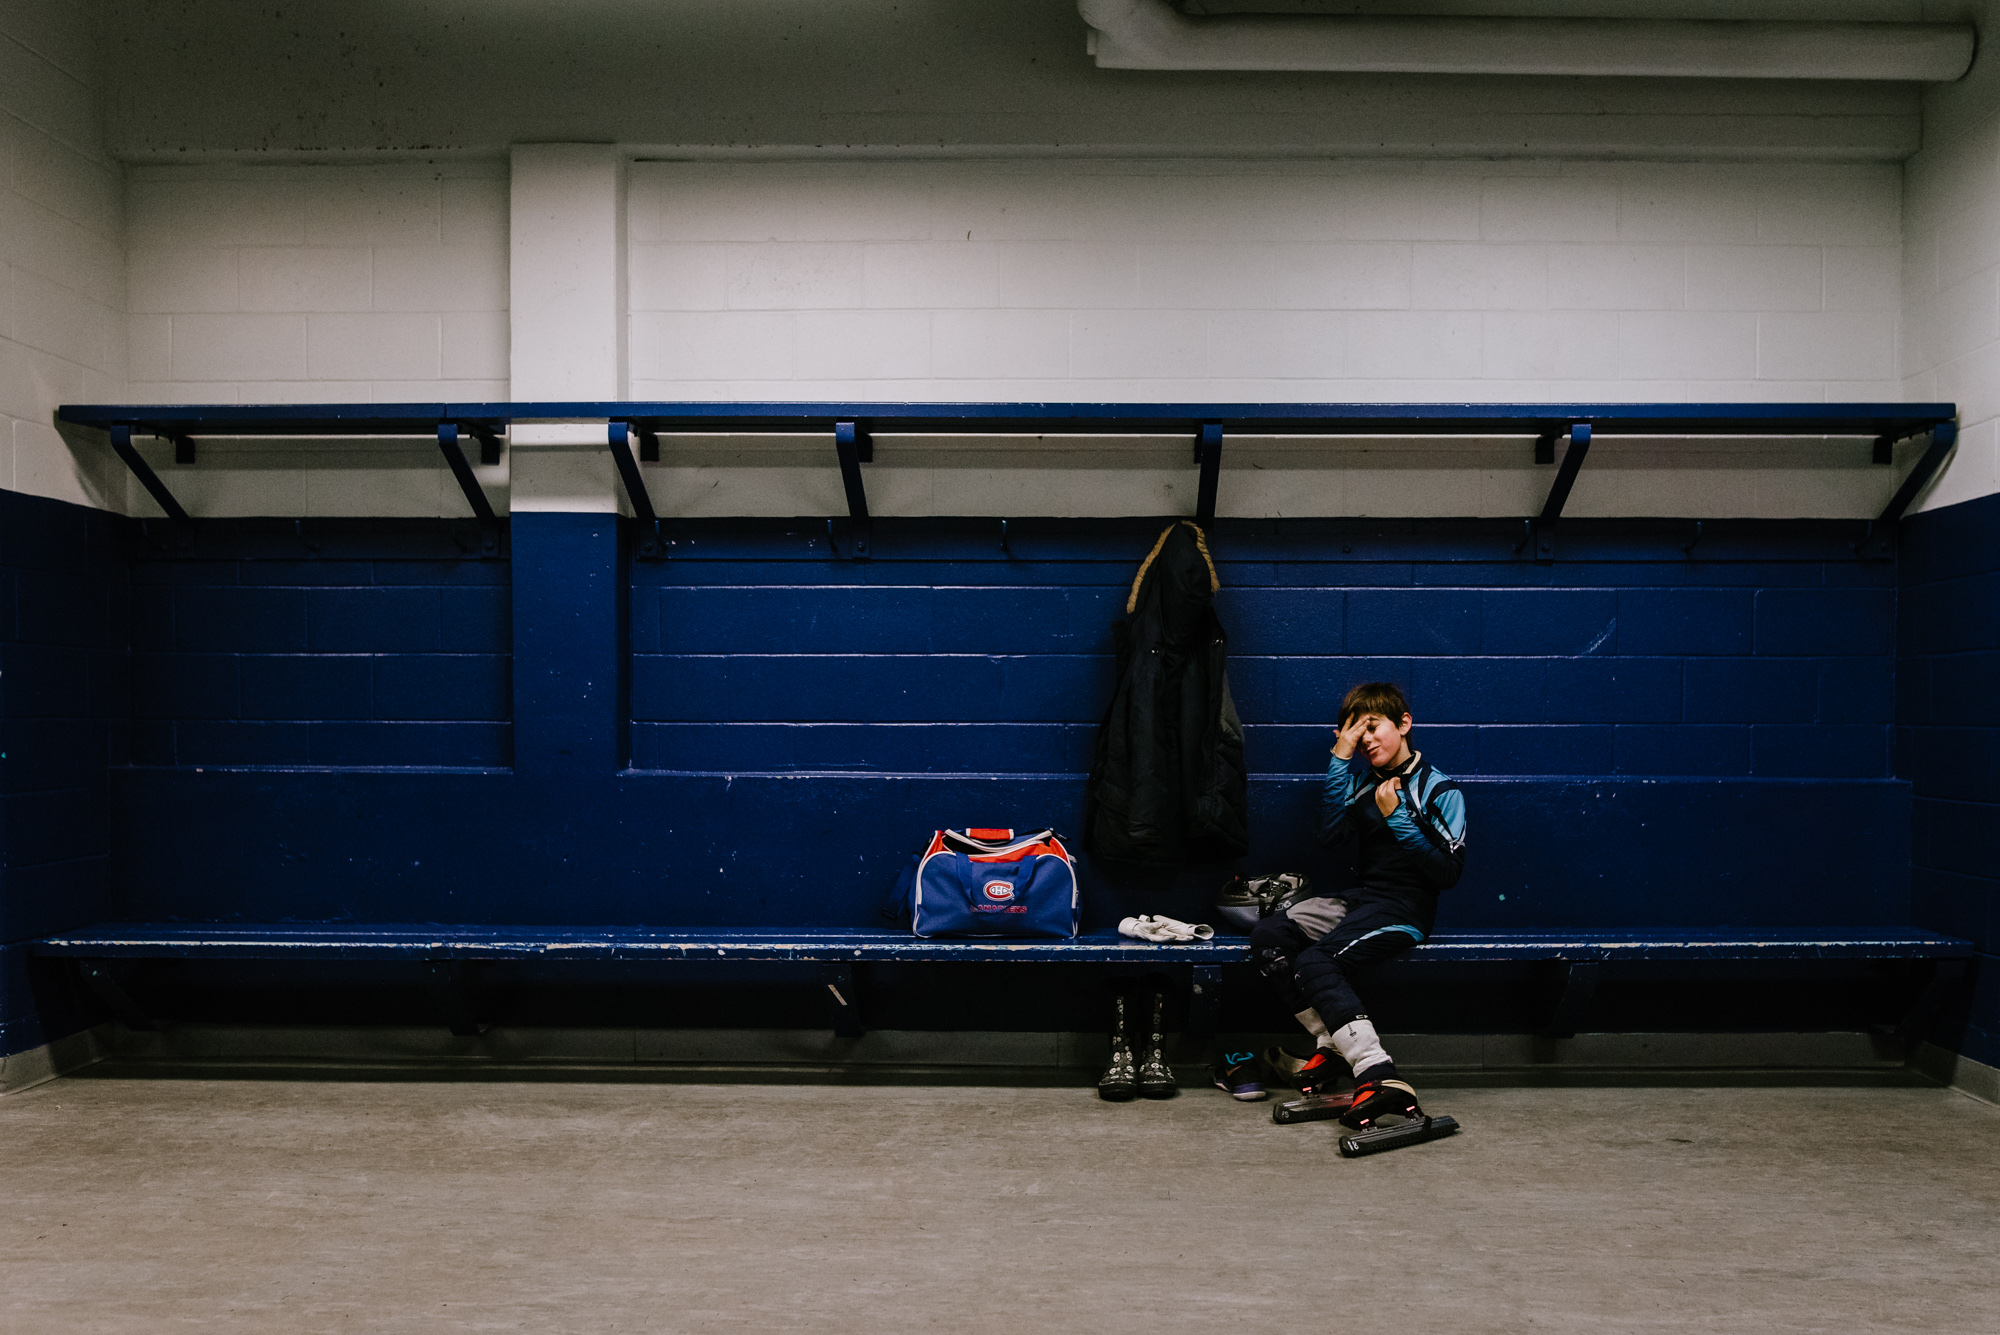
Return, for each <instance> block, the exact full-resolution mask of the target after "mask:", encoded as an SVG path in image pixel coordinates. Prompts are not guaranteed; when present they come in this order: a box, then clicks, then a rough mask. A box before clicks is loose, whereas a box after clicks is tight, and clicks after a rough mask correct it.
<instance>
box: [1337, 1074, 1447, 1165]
mask: <svg viewBox="0 0 2000 1335" xmlns="http://www.w3.org/2000/svg"><path fill="white" fill-rule="evenodd" d="M1395 1069H1396V1068H1395V1067H1393V1066H1378V1067H1376V1068H1375V1069H1374V1070H1373V1071H1369V1072H1366V1073H1364V1074H1363V1076H1362V1077H1361V1079H1360V1080H1358V1081H1357V1082H1356V1083H1355V1086H1354V1093H1353V1095H1352V1096H1351V1098H1350V1101H1349V1104H1348V1107H1347V1109H1346V1111H1344V1112H1342V1113H1339V1114H1337V1115H1338V1116H1339V1118H1340V1124H1341V1125H1342V1126H1345V1127H1348V1128H1349V1129H1350V1130H1349V1134H1347V1135H1345V1136H1342V1137H1341V1138H1340V1152H1341V1153H1342V1154H1343V1155H1345V1156H1346V1157H1348V1158H1350V1159H1355V1158H1359V1157H1360V1156H1361V1155H1364V1154H1379V1153H1381V1152H1382V1151H1383V1150H1393V1149H1400V1148H1401V1147H1402V1146H1404V1145H1419V1144H1422V1143H1423V1142H1424V1141H1426V1140H1437V1139H1439V1138H1440V1137H1442V1136H1448V1135H1450V1134H1452V1133H1453V1132H1454V1131H1456V1130H1458V1123H1457V1121H1455V1120H1454V1119H1452V1118H1449V1117H1430V1116H1427V1115H1425V1113H1424V1110H1423V1108H1422V1107H1421V1106H1419V1105H1418V1103H1417V1091H1416V1090H1414V1089H1412V1088H1410V1086H1409V1085H1408V1084H1407V1083H1405V1082H1404V1081H1401V1080H1398V1079H1396V1077H1395Z"/></svg>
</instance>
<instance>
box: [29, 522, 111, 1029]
mask: <svg viewBox="0 0 2000 1335" xmlns="http://www.w3.org/2000/svg"><path fill="white" fill-rule="evenodd" d="M129 594H130V589H129V586H128V582H127V576H126V560H125V548H124V525H123V521H121V520H119V519H118V518H116V517H115V516H112V515H107V514H103V513H101V512H98V511H94V510H88V509H85V508H83V507H82V506H76V505H67V504H64V503H63V502H61V501H52V500H45V499H43V498H40V497H31V496H22V495H19V494H17V493H15V492H8V491H0V1054H5V1053H9V1052H18V1051H20V1050H21V1049H23V1048H30V1047H34V1046H36V1045H37V1044H40V1043H44V1042H47V1041H49V1040H50V1039H54V1038H59V1037H61V1036H63V1035H64V1034H67V1033H70V1032H73V1031H75V1030H76V1029H79V1028H81V1027H83V1026H84V1025H85V1024H87V1023H89V1022H90V1017H91V1014H92V1012H91V1011H90V1010H89V1008H88V1007H87V1006H85V1005H84V1004H83V1003H82V1002H81V999H80V998H78V997H77V996H76V995H75V990H74V987H73V984H72V981H71V976H70V975H69V973H68V972H67V971H64V970H50V969H48V968H46V967H44V966H40V965H38V964H36V963H35V962H34V961H31V960H30V959H29V958H28V957H27V953H26V951H25V949H24V945H23V943H25V942H27V941H31V940H33V939H35V938H36V937H39V936H46V935H47V934H49V933H50V932H56V931H62V930H64V929H66V928H71V927H79V926H83V925H85V924H87V923H89V922H91V921H94V920H97V919H100V918H102V917H103V916H104V915H105V914H106V913H108V912H109V911H110V905H111V888H110V874H109V869H110V858H109V848H110V839H111V819H110V817H111V812H110V803H111V790H110V770H111V767H112V766H114V765H123V764H124V763H125V760H126V743H127V738H128V730H127V719H128V718H129V715H130V709H131V706H130V700H129V695H130V689H131V675H130V671H129V663H128V658H127V655H126V651H125V641H126V625H127V623H128V622H129V621H130V619H131V610H130V597H129Z"/></svg>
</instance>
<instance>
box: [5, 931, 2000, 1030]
mask: <svg viewBox="0 0 2000 1335" xmlns="http://www.w3.org/2000/svg"><path fill="white" fill-rule="evenodd" d="M31 949H32V952H33V953H34V954H36V955H40V956H47V957H56V958H67V959H73V960H75V961H77V963H78V966H79V970H80V972H81V974H82V976H83V978H84V980H85V981H86V982H87V983H88V984H89V985H90V986H91V987H92V989H93V990H94V991H95V992H96V993H97V995H98V996H99V998H100V999H101V1000H103V1001H104V1003H105V1004H106V1006H107V1007H109V1008H110V1009H111V1011H112V1012H113V1014H115V1015H117V1016H118V1018H119V1019H120V1020H122V1021H123V1022H125V1023H126V1024H127V1025H129V1026H131V1027H134V1028H141V1029H146V1028H152V1027H153V1023H152V1020H151V1018H150V1017H149V1016H148V1015H147V1014H146V1013H145V1011H144V1010H143V1008H141V1007H140V1006H139V1005H138V1004H137V1003H136V1002H135V1001H134V1000H133V998H132V997H131V995H130V994H129V993H128V992H127V991H126V990H125V989H124V988H123V987H122V986H121V985H120V983H119V982H118V980H117V979H116V977H115V976H114V974H113V972H112V971H111V970H110V969H108V968H107V967H106V965H107V963H108V962H109V961H114V960H139V959H176V960H407V961H412V962H418V963H421V964H424V965H426V966H428V968H429V970H430V974H431V978H432V981H433V984H434V988H435V993H436V995H437V997H438V1000H439V1004H440V1008H441V1009H442V1010H443V1011H444V1014H445V1017H446V1019H447V1020H448V1022H449V1023H450V1025H451V1029H452V1032H453V1033H458V1034H465V1033H478V1032H481V1028H482V1026H481V1025H480V1024H479V1022H478V1019H477V1015H476V1014H475V1010H474V1006H473V1002H472V999H471V994H470V991H469V989H468V987H467V986H466V980H465V977H464V971H465V969H466V968H467V967H468V966H474V965H477V964H479V963H481V962H485V961H495V960H540V961H554V960H575V961H579V962H588V961H606V962H608V961H627V962H629V961H705V962H772V963H787V964H802V965H813V966H818V967H819V968H820V969H821V970H822V971H823V976H824V977H825V980H826V982H827V985H828V988H829V990H830V991H831V992H832V994H833V997H834V999H835V1000H836V1002H837V1003H838V1005H839V1010H838V1011H837V1012H836V1015H837V1022H836V1026H835V1028H836V1031H837V1032H839V1033H843V1034H853V1035H858V1034H859V1033H861V1032H862V1027H863V1024H862V1011H861V1000H862V998H861V991H860V987H861V979H860V978H859V977H858V976H857V974H856V972H855V970H856V967H857V966H862V965H867V964H870V963H877V962H881V963H888V962H897V963H906V962H934V963H943V962H950V963H967V962H973V961H981V960H987V961H1002V962H1005V961H1012V962H1015V963H1059V962H1064V961H1067V962H1071V963H1078V964H1093V965H1100V966H1104V965H1115V966H1134V967H1140V968H1145V969H1155V968H1165V969H1171V970H1175V971H1179V970H1182V969H1185V970H1188V973H1187V975H1186V977H1187V979H1188V982H1189V985H1190V991H1189V997H1190V1003H1191V1004H1190V1006H1189V1017H1188V1030H1189V1032H1190V1033H1192V1034H1195V1035H1197V1036H1205V1035H1207V1034H1210V1033H1212V1032H1214V1019H1215V1015H1216V1005H1217V1000H1218V996H1219V993H1220V988H1221V973H1222V966H1223V965H1225V964H1231V963H1235V962H1238V961H1241V960H1242V959H1243V958H1244V952H1245V938H1243V937H1240V936H1234V937H1229V936H1225V937H1218V938H1216V939H1215V940H1214V941H1210V942H1205V943H1193V944H1187V945H1154V944H1150V943H1147V942H1141V941H1133V940H1130V939H1128V938H1126V937H1122V936H1119V935H1117V934H1116V933H1113V932H1088V933H1084V934H1083V935H1080V936H1078V937H1075V938H1073V939H1070V940H1022V941H1009V940H936V939H932V940H924V939H920V938H917V937H913V936H910V935H908V934H906V933H901V932H893V931H886V930H880V929H870V928H815V929H812V930H809V931H801V932H761V931H742V930H730V929H708V930H700V931H675V930H669V929H652V928H636V927H486V926H478V927H467V926H432V925H427V924H406V923H395V924H358V925H357V924H319V923H184V922H168V923H107V924H102V925H99V926H95V927H91V928H88V929H85V930H83V931H80V932H70V933H65V934H63V935H60V936H51V937H47V938H44V939H43V940H40V941H37V942H35V943H34V944H33V946H32V948H31ZM1972 953H1973V945H1972V942H1970V941H1967V940H1963V939H1961V938H1957V937H1950V936H1941V935H1939V934H1937V933H1935V932H1926V931H1921V930H1919V929H1916V928H1909V927H1884V928H1868V929H1862V928H1835V929H1800V928H1748V929H1738V930H1734V931H1727V930H1710V931H1688V930H1648V931H1639V932H1615V931H1580V932H1458V933H1444V934H1440V935H1438V936H1434V937H1432V938H1431V939H1430V940H1429V941H1427V942H1425V943H1424V944H1422V945H1420V946H1417V947H1415V948H1413V949H1412V950H1411V951H1410V952H1409V953H1408V955H1407V956H1405V957H1403V960H1402V961H1399V964H1401V965H1403V966H1404V967H1407V966H1408V965H1421V964H1425V963H1431V962H1453V963H1476V962H1489V961H1492V962H1534V963H1547V964H1550V965H1554V966H1556V967H1557V969H1558V970H1559V973H1560V978H1559V982H1560V989H1559V995H1558V998H1557V1001H1556V1004H1555V1008H1554V1013H1553V1014H1552V1016H1551V1017H1550V1020H1549V1023H1548V1025H1547V1027H1546V1029H1545V1032H1546V1033H1548V1034H1549V1035H1550V1036H1552V1037H1568V1036H1569V1035H1571V1034H1574V1033H1575V1032H1576V1030H1577V1027H1578V1024H1579V1022H1580V1021H1581V1019H1582V1017H1583V1015H1584V1013H1585V1010H1586V1009H1587V1008H1588V1006H1589V1004H1590V1000H1591V996H1592V994H1593V993H1594V992H1595V990H1596V987H1597V983H1598V979H1599V977H1600V976H1601V974H1602V971H1603V968H1604V966H1605V965H1607V964H1611V963H1619V962H1626V961H1651V962H1659V961H1739V962H1776V961H1799V960H1865V961H1892V960H1896V961H1911V962H1915V963H1917V964H1919V965H1920V966H1922V967H1923V969H1924V972H1925V975H1926V976H1925V979H1924V984H1923V987H1922V990H1921V992H1920V994H1919V996H1918V998H1917V1000H1916V1002H1915V1004H1914V1005H1913V1006H1912V1007H1911V1008H1910V1010H1909V1011H1908V1012H1907V1013H1906V1014H1905V1016H1904V1017H1903V1020H1902V1022H1901V1024H1900V1025H1899V1026H1898V1028H1897V1035H1898V1037H1899V1038H1900V1039H1901V1040H1902V1041H1903V1042H1904V1044H1905V1047H1906V1050H1907V1046H1908V1044H1909V1043H1910V1042H1912V1041H1913V1040H1914V1038H1915V1037H1916V1036H1917V1035H1918V1034H1920V1033H1921V1032H1922V1028H1923V1026H1924V1024H1925V1023H1926V1022H1927V1021H1928V1020H1929V1018H1930V1017H1931V1015H1932V1014H1933V1013H1935V1011H1936V1009H1937V1007H1938V1006H1939V1005H1940V1004H1941V1003H1942V1001H1943V999H1944V997H1945V995H1946V993H1947V992H1948V990H1949V988H1950V987H1951V986H1952V985H1953V984H1954V983H1955V982H1956V981H1957V980H1958V978H1959V977H1960V976H1961V975H1962V974H1963V972H1964V967H1965V962H1966V961H1967V960H1969V959H1970V958H1971V957H1972Z"/></svg>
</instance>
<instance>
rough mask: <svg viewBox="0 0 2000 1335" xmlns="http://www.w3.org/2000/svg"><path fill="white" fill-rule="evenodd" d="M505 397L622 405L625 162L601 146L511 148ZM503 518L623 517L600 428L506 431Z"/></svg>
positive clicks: (551, 424)
mask: <svg viewBox="0 0 2000 1335" xmlns="http://www.w3.org/2000/svg"><path fill="white" fill-rule="evenodd" d="M508 246H509V252H510V253H509V268H508V273H509V279H508V285H509V296H510V310H511V317H510V326H511V332H512V362H511V368H510V371H511V376H512V381H513V384H512V389H511V397H512V398H513V399H514V401H515V402H517V403H520V402H580V401H588V402H596V401H602V400H606V399H621V398H623V397H625V385H626V371H625V162H624V158H623V156H622V155H621V154H620V153H619V151H618V149H617V147H616V145H613V144H516V145H515V146H514V148H513V180H512V188H511V192H510V199H509V219H508ZM510 445H511V449H512V453H513V459H512V464H513V497H512V509H514V510H515V511H532V510H553V511H569V512H592V513H605V512H610V511H616V510H623V509H626V508H627V507H626V505H625V503H624V496H623V493H622V492H621V491H620V489H619V486H618V478H617V472H616V469H615V468H614V466H613V465H612V462H611V455H610V451H608V450H607V449H606V448H605V441H604V426H603V418H601V417H598V418H596V419H594V420H586V419H580V418H571V419H567V420H564V419H554V420H550V421H547V422H534V423H525V424H523V423H516V425H515V427H514V430H513V432H512V435H511V437H510Z"/></svg>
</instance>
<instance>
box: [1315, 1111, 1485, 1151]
mask: <svg viewBox="0 0 2000 1335" xmlns="http://www.w3.org/2000/svg"><path fill="white" fill-rule="evenodd" d="M1457 1130H1458V1122H1457V1120H1456V1119H1455V1118H1451V1117H1413V1118H1411V1119H1410V1120H1409V1121H1407V1122H1402V1123H1399V1124H1398V1125H1396V1126H1376V1127H1370V1128H1369V1129H1368V1130H1366V1131H1356V1132H1354V1133H1353V1134H1352V1135H1346V1136H1342V1137H1341V1138H1340V1152H1341V1154H1343V1155H1345V1156H1346V1157H1347V1158H1349V1159H1358V1158H1360V1157H1361V1156H1362V1155H1364V1154H1380V1153H1382V1152H1383V1151H1384V1150H1399V1149H1401V1148H1402V1147H1403V1146H1405V1145H1421V1144H1423V1143H1424V1142H1425V1141H1427V1140H1440V1139H1442V1138H1444V1137H1445V1136H1448V1135H1451V1134H1452V1133H1453V1132H1454V1131H1457Z"/></svg>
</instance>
